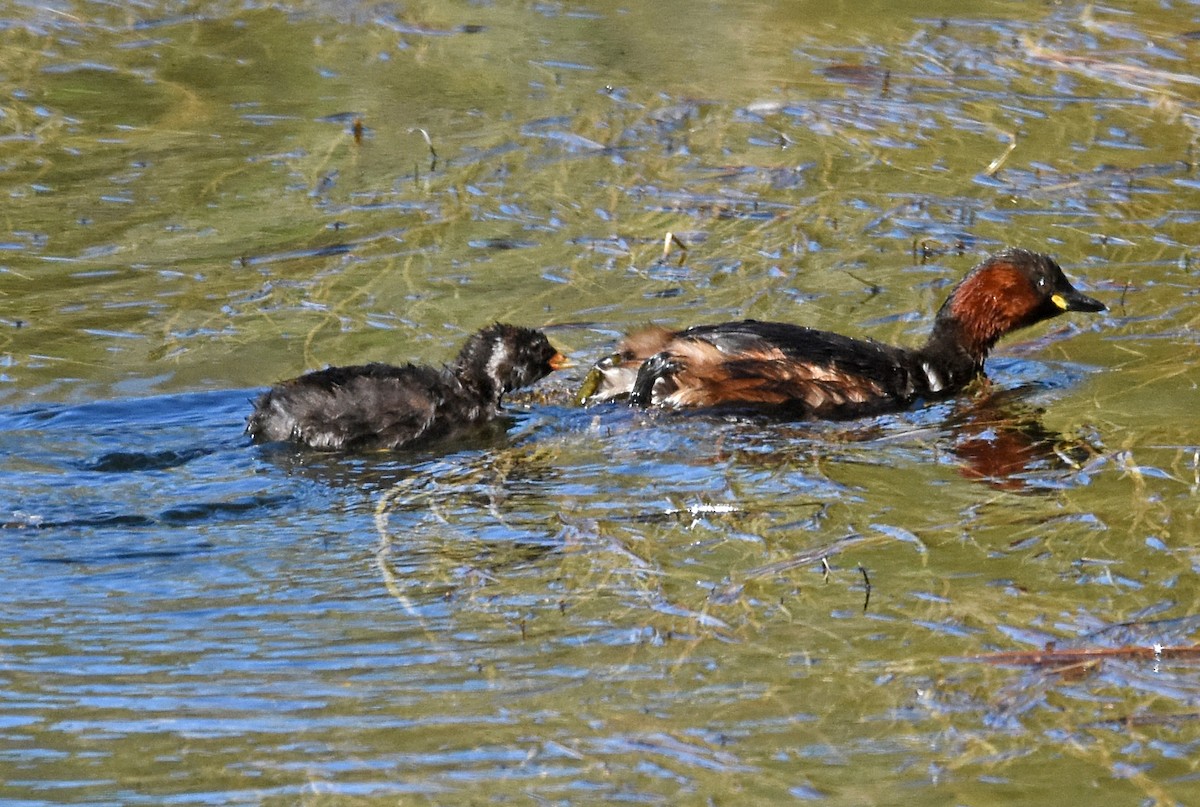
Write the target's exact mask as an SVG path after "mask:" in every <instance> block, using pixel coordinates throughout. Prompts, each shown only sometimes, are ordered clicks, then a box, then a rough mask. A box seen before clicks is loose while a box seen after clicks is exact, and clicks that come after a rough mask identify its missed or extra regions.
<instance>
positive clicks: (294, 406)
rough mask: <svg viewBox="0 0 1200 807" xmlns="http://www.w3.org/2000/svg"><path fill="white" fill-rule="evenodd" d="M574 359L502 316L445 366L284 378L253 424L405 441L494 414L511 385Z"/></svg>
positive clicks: (369, 442)
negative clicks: (499, 321)
mask: <svg viewBox="0 0 1200 807" xmlns="http://www.w3.org/2000/svg"><path fill="white" fill-rule="evenodd" d="M566 364H567V360H566V359H565V358H563V356H562V354H561V353H559V352H558V351H556V350H555V349H554V348H553V347H552V346H551V345H550V342H549V340H547V339H546V336H545V335H544V334H543V333H542V332H541V331H535V330H532V329H530V328H520V327H517V326H515V325H503V324H499V323H497V324H495V325H491V326H489V327H487V328H484V329H483V330H481V331H479V332H478V333H476V334H474V335H472V336H471V338H470V339H468V340H467V343H466V344H465V345H464V346H463V349H462V351H461V352H460V353H459V354H458V358H456V359H455V360H454V362H453V363H452V364H450V365H449V366H447V367H443V368H441V369H437V368H434V367H422V366H418V365H415V364H406V365H404V366H402V367H394V366H392V365H389V364H365V365H358V366H354V367H329V368H327V369H325V370H317V371H315V372H312V373H307V374H306V375H302V376H300V377H299V378H293V379H291V380H290V381H283V382H281V383H279V384H276V385H275V386H274V387H272V388H271V389H270V390H268V391H267V392H265V393H263V394H262V395H261V396H259V398H258V400H256V401H255V402H254V412H253V413H252V414H251V415H250V418H249V419H248V420H247V422H246V432H247V433H248V434H250V436H251V437H253V438H254V440H255V441H256V442H270V441H274V440H290V441H292V442H297V443H303V444H305V445H307V446H310V447H312V448H324V449H359V450H369V449H392V448H401V447H404V446H410V445H413V444H415V443H421V442H426V441H429V440H433V439H435V438H438V437H444V436H446V435H449V434H452V433H454V432H455V431H458V430H461V429H464V428H466V427H470V426H473V425H477V424H481V423H486V422H488V421H490V420H492V419H494V418H495V417H496V416H497V415H498V414H499V407H500V399H501V397H502V396H503V395H504V394H505V393H508V392H512V391H513V390H514V389H517V388H518V387H524V386H528V385H529V384H532V383H534V382H535V381H537V380H538V379H540V378H543V377H545V376H546V375H547V374H549V373H550V371H552V370H557V369H559V368H560V367H564V366H566Z"/></svg>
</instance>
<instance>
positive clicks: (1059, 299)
mask: <svg viewBox="0 0 1200 807" xmlns="http://www.w3.org/2000/svg"><path fill="white" fill-rule="evenodd" d="M1050 302H1052V303H1054V304H1055V305H1056V306H1058V307H1059V308H1061V309H1062V310H1063V311H1066V310H1067V309H1068V308H1070V304H1069V303H1067V300H1066V298H1065V297H1063V296H1062V295H1061V294H1052V295H1050Z"/></svg>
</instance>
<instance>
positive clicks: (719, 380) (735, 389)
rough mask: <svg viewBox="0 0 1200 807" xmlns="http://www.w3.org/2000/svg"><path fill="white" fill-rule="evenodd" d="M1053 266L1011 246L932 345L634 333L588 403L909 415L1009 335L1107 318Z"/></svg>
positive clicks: (955, 306)
mask: <svg viewBox="0 0 1200 807" xmlns="http://www.w3.org/2000/svg"><path fill="white" fill-rule="evenodd" d="M1103 310H1104V305H1103V304H1101V303H1100V302H1098V301H1096V300H1093V299H1092V298H1090V297H1087V296H1085V295H1083V294H1081V293H1079V292H1078V291H1077V290H1076V289H1075V288H1074V287H1073V286H1072V285H1071V283H1070V281H1068V280H1067V278H1066V276H1065V275H1064V274H1063V272H1062V269H1060V268H1059V266H1058V264H1057V263H1055V262H1054V261H1053V260H1052V259H1051V258H1050V257H1048V256H1046V255H1042V254H1039V253H1036V252H1030V251H1028V250H1024V249H1009V250H1006V251H1004V252H1001V253H999V254H997V255H993V256H992V257H990V258H988V259H987V260H985V261H984V262H983V263H982V264H980V265H979V266H977V267H976V268H975V269H974V270H972V271H971V273H970V274H968V275H967V276H966V278H964V279H963V280H962V282H961V283H959V284H958V286H956V287H955V288H954V291H952V292H951V294H950V297H949V299H947V300H946V302H945V304H943V305H942V307H941V309H940V310H939V311H938V314H937V318H936V319H935V320H934V324H933V332H932V333H931V334H930V336H929V339H928V340H927V341H926V343H925V345H924V346H923V347H920V348H917V349H910V348H902V347H893V346H890V345H883V344H880V343H878V342H874V341H871V340H863V339H853V338H851V337H848V336H842V335H840V334H836V333H830V332H828V331H818V330H814V329H812V328H805V327H802V326H799V325H790V324H787V323H781V322H757V321H755V320H745V321H743V322H726V323H721V324H718V325H700V326H696V327H693V328H688V329H686V330H683V331H671V330H668V329H666V328H659V327H654V326H652V327H649V328H646V329H643V330H640V331H637V332H634V333H632V334H630V335H629V336H628V337H627V338H626V339H625V340H624V341H623V342H622V343H621V346H620V349H619V351H618V353H617V354H616V355H615V356H612V357H610V358H608V359H605V360H604V361H602V362H600V363H599V364H598V365H596V367H595V369H594V370H593V371H592V373H591V374H590V375H589V377H588V381H586V382H585V385H584V393H585V394H584V396H583V397H585V398H586V399H587V400H591V401H595V400H605V399H609V398H615V397H619V396H623V395H628V396H629V400H630V403H632V404H634V405H635V406H641V407H648V406H661V407H666V408H686V407H705V406H730V405H732V406H754V407H770V408H777V409H783V410H786V411H787V412H788V413H789V414H793V415H797V416H801V417H812V418H830V419H838V418H851V417H859V416H863V415H871V414H876V413H879V412H886V411H894V410H898V409H904V408H907V407H908V406H910V405H912V404H913V403H914V402H915V401H917V400H919V399H932V398H943V397H946V396H949V395H952V394H954V393H955V392H958V391H959V390H961V389H962V388H963V387H965V386H966V385H967V384H968V383H970V382H971V381H972V380H973V379H974V378H976V377H977V376H979V375H981V374H982V373H983V362H984V359H985V358H986V357H987V354H988V352H989V351H990V350H991V348H992V346H993V345H995V343H996V341H997V340H998V339H999V338H1000V337H1002V336H1004V335H1005V334H1007V333H1010V332H1012V331H1015V330H1017V329H1018V328H1024V327H1026V326H1028V325H1033V324H1034V323H1037V322H1041V321H1043V320H1047V319H1050V318H1052V317H1056V316H1058V315H1059V314H1062V313H1063V312H1065V311H1103Z"/></svg>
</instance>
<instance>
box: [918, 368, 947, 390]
mask: <svg viewBox="0 0 1200 807" xmlns="http://www.w3.org/2000/svg"><path fill="white" fill-rule="evenodd" d="M921 369H922V370H924V371H925V378H926V379H928V380H929V390H930V392H941V391H942V389H943V388H944V387H945V386H946V382H945V381H943V380H942V377H941V376H940V375H939V374H938V371H937V370H935V369H933V368H932V367H930V366H929V362H927V361H923V362H921Z"/></svg>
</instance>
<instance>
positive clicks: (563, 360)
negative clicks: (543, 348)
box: [548, 351, 575, 370]
mask: <svg viewBox="0 0 1200 807" xmlns="http://www.w3.org/2000/svg"><path fill="white" fill-rule="evenodd" d="M548 364H549V365H550V369H551V370H565V369H566V368H568V367H574V366H575V362H573V361H571V360H570V359H568V358H567V357H566V356H564V355H563V354H561V353H558V352H557V351H556V352H555V354H554V355H553V356H551V357H550V361H549V362H548Z"/></svg>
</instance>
